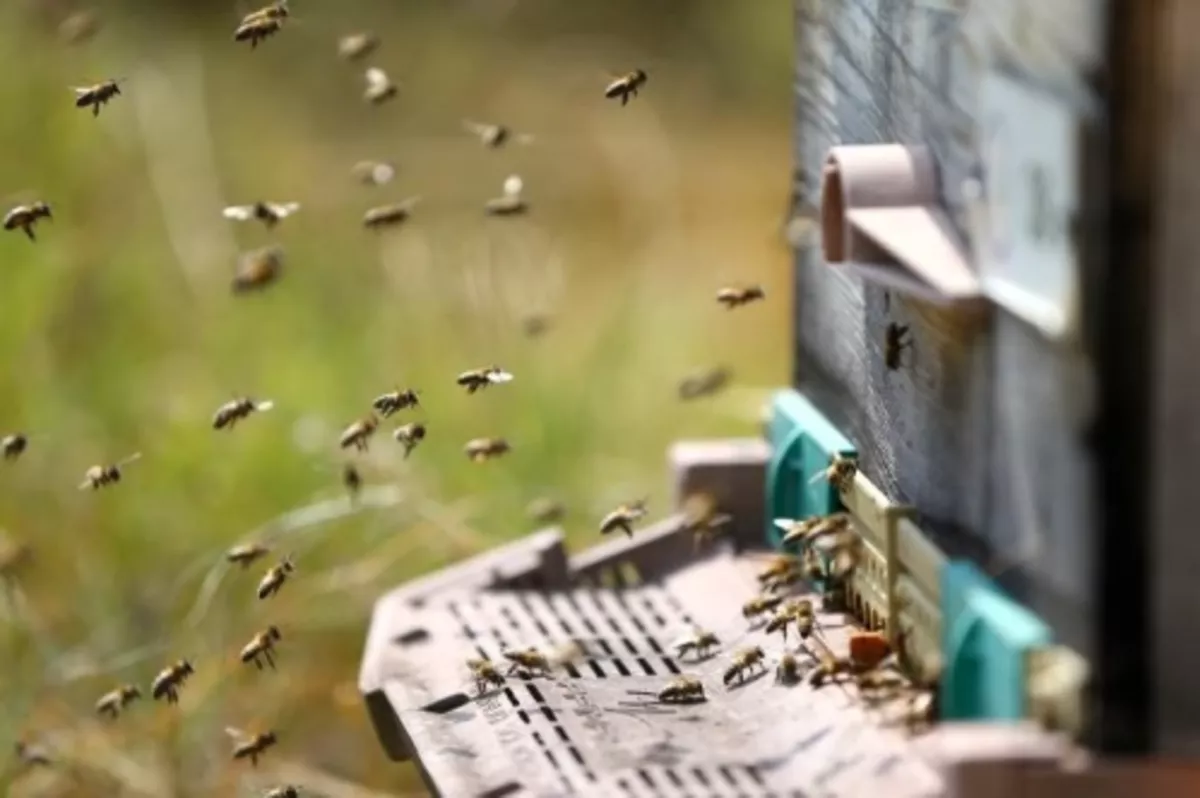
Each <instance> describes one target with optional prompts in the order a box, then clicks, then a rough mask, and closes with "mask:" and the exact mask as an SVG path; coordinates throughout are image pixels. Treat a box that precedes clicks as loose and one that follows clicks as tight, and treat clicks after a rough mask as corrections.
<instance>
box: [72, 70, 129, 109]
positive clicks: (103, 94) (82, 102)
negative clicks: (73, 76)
mask: <svg viewBox="0 0 1200 798" xmlns="http://www.w3.org/2000/svg"><path fill="white" fill-rule="evenodd" d="M73 91H74V92H75V107H76V108H87V107H88V106H91V108H92V116H99V115H100V108H101V106H103V105H106V104H107V103H108V101H109V100H111V99H112V98H113V97H116V96H117V95H118V94H120V93H121V81H120V80H112V79H110V80H105V81H101V82H100V83H97V84H95V85H93V86H79V87H75V88H73Z"/></svg>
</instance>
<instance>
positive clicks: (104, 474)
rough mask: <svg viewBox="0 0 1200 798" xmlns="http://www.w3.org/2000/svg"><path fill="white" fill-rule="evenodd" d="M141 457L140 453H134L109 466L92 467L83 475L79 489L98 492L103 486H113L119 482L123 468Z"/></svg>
mask: <svg viewBox="0 0 1200 798" xmlns="http://www.w3.org/2000/svg"><path fill="white" fill-rule="evenodd" d="M141 457H142V455H141V453H140V452H134V453H133V454H131V455H129V456H128V457H126V458H125V459H124V460H120V461H118V462H116V463H113V464H111V465H94V466H92V467H91V468H89V469H88V470H87V471H86V472H85V473H84V475H83V482H80V483H79V489H80V490H87V489H88V488H91V489H92V490H99V489H100V488H102V487H104V486H105V485H115V484H116V483H118V482H120V481H121V471H122V469H124V468H125V466H127V465H129V464H130V463H133V462H135V461H137V460H140V459H141Z"/></svg>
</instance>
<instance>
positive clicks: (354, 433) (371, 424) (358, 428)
mask: <svg viewBox="0 0 1200 798" xmlns="http://www.w3.org/2000/svg"><path fill="white" fill-rule="evenodd" d="M378 427H379V419H377V418H376V417H375V414H374V413H372V414H371V415H369V416H367V417H366V418H360V419H359V420H358V421H355V422H354V423H353V424H351V425H350V426H348V427H346V429H344V430H343V431H342V436H341V437H340V438H339V439H338V446H340V447H341V448H343V449H349V448H350V447H351V446H353V447H354V448H355V449H357V450H358V451H360V452H365V451H367V448H368V445H369V443H370V440H371V436H372V435H374V434H375V430H376V429H378Z"/></svg>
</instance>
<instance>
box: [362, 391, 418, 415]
mask: <svg viewBox="0 0 1200 798" xmlns="http://www.w3.org/2000/svg"><path fill="white" fill-rule="evenodd" d="M420 406H421V402H420V400H419V399H418V392H417V391H415V390H413V389H412V388H406V389H404V390H400V389H399V388H397V389H396V390H394V391H389V392H388V393H384V394H380V395H379V396H376V397H375V398H374V399H373V400H372V401H371V407H372V408H374V410H375V412H376V413H378V414H379V415H380V416H382V417H383V418H388V417H389V416H392V415H394V414H395V413H398V412H399V411H401V410H406V409H408V408H410V407H420Z"/></svg>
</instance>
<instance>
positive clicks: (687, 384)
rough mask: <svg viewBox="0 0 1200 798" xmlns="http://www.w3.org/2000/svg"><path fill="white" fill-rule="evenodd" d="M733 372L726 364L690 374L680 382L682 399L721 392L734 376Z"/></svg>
mask: <svg viewBox="0 0 1200 798" xmlns="http://www.w3.org/2000/svg"><path fill="white" fill-rule="evenodd" d="M732 376H733V375H732V373H731V372H730V371H729V369H727V368H726V367H724V366H715V367H713V368H710V369H705V370H704V371H698V372H696V373H694V374H689V375H688V376H687V377H684V378H683V379H682V380H680V382H679V387H678V389H677V390H678V393H679V398H680V399H681V400H682V401H685V402H687V401H690V400H692V399H700V398H702V397H705V396H712V395H713V394H715V393H719V392H720V391H721V390H722V389H723V388H725V386H726V385H728V384H729V380H730V378H731V377H732Z"/></svg>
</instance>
